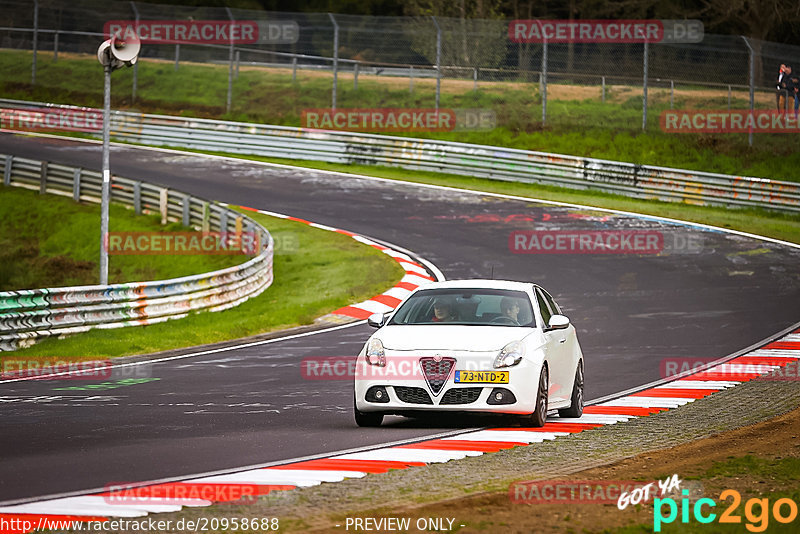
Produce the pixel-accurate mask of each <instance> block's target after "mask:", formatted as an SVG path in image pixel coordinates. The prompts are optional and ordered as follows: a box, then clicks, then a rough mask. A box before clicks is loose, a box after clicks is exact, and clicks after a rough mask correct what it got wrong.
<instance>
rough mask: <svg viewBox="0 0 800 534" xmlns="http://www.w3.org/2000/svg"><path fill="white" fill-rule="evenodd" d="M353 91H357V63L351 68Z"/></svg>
mask: <svg viewBox="0 0 800 534" xmlns="http://www.w3.org/2000/svg"><path fill="white" fill-rule="evenodd" d="M353 90H354V91H358V63H356V64H355V66H353Z"/></svg>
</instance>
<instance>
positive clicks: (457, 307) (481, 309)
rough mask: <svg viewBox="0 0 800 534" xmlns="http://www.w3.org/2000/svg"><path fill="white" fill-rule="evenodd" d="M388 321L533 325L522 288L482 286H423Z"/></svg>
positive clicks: (528, 305)
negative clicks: (519, 289) (490, 287)
mask: <svg viewBox="0 0 800 534" xmlns="http://www.w3.org/2000/svg"><path fill="white" fill-rule="evenodd" d="M389 324H396V325H399V324H460V325H479V326H535V320H534V317H533V306H531V301H530V298H528V295H527V293H525V292H523V291H514V290H507V289H485V288H475V289H472V288H467V289H464V288H446V289H445V288H442V289H423V290H420V291H417V292H416V293H414V294H413V295H412V296H411V297H409V298H408V300H406V301H405V302H404V303H403V304H402V305H401V306H400V308H398V310H397V312H395V314H394V315H393V316H392V319H391V320H390V321H389Z"/></svg>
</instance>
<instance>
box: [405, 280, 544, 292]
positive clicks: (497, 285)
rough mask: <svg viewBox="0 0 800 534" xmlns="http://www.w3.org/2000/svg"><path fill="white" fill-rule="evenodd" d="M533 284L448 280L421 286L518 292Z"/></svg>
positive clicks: (421, 287)
mask: <svg viewBox="0 0 800 534" xmlns="http://www.w3.org/2000/svg"><path fill="white" fill-rule="evenodd" d="M531 284H532V282H515V281H512V280H484V279H467V280H447V281H445V282H431V283H428V284H425V285H423V286H420V288H419V289H420V290H422V289H447V288H453V289H461V288H469V289H511V290H516V291H528V290H530V288H531Z"/></svg>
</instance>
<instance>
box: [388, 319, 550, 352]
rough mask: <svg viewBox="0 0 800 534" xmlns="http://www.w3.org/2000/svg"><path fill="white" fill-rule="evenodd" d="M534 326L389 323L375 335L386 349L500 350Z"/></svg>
mask: <svg viewBox="0 0 800 534" xmlns="http://www.w3.org/2000/svg"><path fill="white" fill-rule="evenodd" d="M534 331H535V329H533V328H521V327H514V326H505V327H503V326H459V325H453V326H450V325H391V326H385V327H383V328H381V329H380V330H379V331H378V332H376V333H375V337H377V338H378V339H380V340H381V342H382V343H383V346H384V348H386V349H387V350H447V351H474V352H487V351H499V350H500V349H502V348H503V347H504V346H505V345H506V344H508V343H510V342H512V341H519V340H520V339H522V338H524V337H525V336H527V335H528V334H530V333H531V332H534Z"/></svg>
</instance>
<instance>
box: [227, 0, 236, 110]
mask: <svg viewBox="0 0 800 534" xmlns="http://www.w3.org/2000/svg"><path fill="white" fill-rule="evenodd" d="M225 11H227V12H228V18H229V19H231V31H230V32H229V33H230V36H231V46H230V50H229V51H228V98H227V100H226V102H225V109H226V110H227V112H228V113H230V112H231V102H232V100H233V23H234V18H233V13H231V8H229V7H226V8H225Z"/></svg>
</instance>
